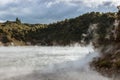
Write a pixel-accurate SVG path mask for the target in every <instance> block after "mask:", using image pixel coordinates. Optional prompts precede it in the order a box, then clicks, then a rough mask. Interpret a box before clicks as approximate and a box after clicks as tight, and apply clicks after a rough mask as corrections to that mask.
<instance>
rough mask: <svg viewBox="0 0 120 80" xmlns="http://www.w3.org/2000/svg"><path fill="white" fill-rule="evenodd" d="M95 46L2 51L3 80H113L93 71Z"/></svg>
mask: <svg viewBox="0 0 120 80" xmlns="http://www.w3.org/2000/svg"><path fill="white" fill-rule="evenodd" d="M97 56H98V53H97V52H95V51H94V49H93V48H92V46H90V45H89V46H86V47H81V46H74V47H67V46H66V47H59V46H58V47H57V46H55V47H37V46H36V47H32V46H31V47H0V80H111V79H108V78H106V77H103V76H101V75H100V74H99V73H97V72H96V71H93V70H92V69H90V67H89V62H91V61H92V59H93V58H94V57H97Z"/></svg>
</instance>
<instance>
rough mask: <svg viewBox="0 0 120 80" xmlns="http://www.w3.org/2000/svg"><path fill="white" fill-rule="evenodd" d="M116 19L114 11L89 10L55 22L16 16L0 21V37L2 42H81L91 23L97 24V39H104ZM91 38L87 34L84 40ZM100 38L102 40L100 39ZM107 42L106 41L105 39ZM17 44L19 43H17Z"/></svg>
mask: <svg viewBox="0 0 120 80" xmlns="http://www.w3.org/2000/svg"><path fill="white" fill-rule="evenodd" d="M115 19H116V16H115V13H99V12H91V13H86V14H83V15H81V16H79V17H76V18H73V19H65V20H64V21H60V22H57V23H52V24H49V25H46V24H25V23H21V21H20V20H19V19H18V18H16V21H13V22H12V21H6V22H5V23H0V38H1V42H2V43H10V42H13V43H14V44H15V42H16V41H17V43H18V42H22V43H23V44H24V45H27V43H28V42H29V43H31V44H32V45H69V44H74V43H76V42H77V43H81V40H82V38H83V37H82V34H83V33H84V34H87V33H88V28H89V27H90V25H91V24H98V26H97V27H98V29H97V34H98V36H99V38H98V41H99V43H100V44H101V43H102V42H103V41H106V40H105V35H106V31H107V29H108V28H109V27H110V25H112V24H113V22H114V20H115ZM91 39H92V38H89V36H87V37H86V38H85V42H88V43H89V41H90V40H91ZM101 40H102V41H101ZM106 42H108V41H106ZM18 45H19V43H18Z"/></svg>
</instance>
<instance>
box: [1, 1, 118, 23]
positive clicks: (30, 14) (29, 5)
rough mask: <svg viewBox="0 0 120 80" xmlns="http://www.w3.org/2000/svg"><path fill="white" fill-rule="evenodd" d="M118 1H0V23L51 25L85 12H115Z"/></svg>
mask: <svg viewBox="0 0 120 80" xmlns="http://www.w3.org/2000/svg"><path fill="white" fill-rule="evenodd" d="M118 5H120V0H0V22H4V21H6V20H15V19H16V17H18V18H19V19H21V21H22V22H23V23H33V24H34V23H42V24H44V23H47V24H48V23H53V22H57V21H61V20H64V19H66V18H67V19H69V18H74V17H77V16H80V15H82V14H84V13H87V12H92V11H95V12H98V11H99V12H116V11H117V8H116V6H118Z"/></svg>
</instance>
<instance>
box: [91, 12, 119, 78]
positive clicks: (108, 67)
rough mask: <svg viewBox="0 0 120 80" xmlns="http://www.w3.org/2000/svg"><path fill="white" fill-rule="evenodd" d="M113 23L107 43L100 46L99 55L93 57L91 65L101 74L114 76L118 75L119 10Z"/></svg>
mask: <svg viewBox="0 0 120 80" xmlns="http://www.w3.org/2000/svg"><path fill="white" fill-rule="evenodd" d="M113 25H114V28H113V29H111V32H112V33H113V34H111V37H110V38H109V41H108V44H107V45H104V46H102V49H101V57H99V58H98V59H95V60H94V61H93V63H92V66H94V68H95V69H96V70H97V71H98V72H100V73H101V74H103V75H106V76H109V77H113V76H114V78H115V77H118V76H120V10H119V12H118V13H117V19H116V20H115V22H114V24H113ZM111 32H109V33H111Z"/></svg>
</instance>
